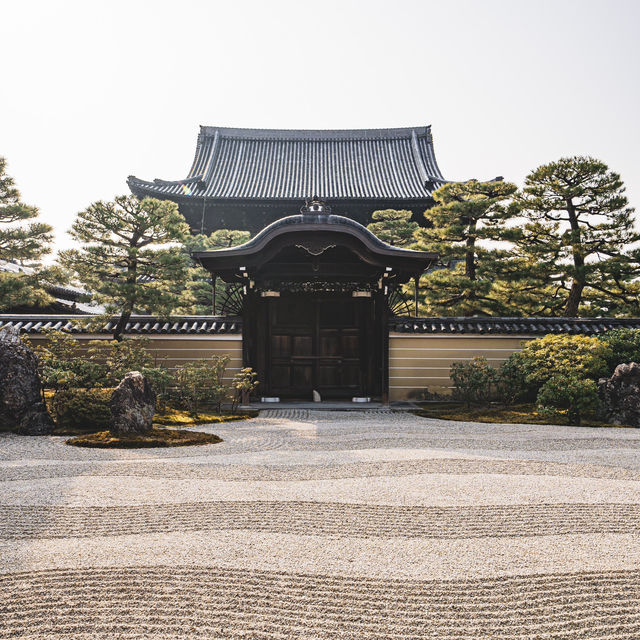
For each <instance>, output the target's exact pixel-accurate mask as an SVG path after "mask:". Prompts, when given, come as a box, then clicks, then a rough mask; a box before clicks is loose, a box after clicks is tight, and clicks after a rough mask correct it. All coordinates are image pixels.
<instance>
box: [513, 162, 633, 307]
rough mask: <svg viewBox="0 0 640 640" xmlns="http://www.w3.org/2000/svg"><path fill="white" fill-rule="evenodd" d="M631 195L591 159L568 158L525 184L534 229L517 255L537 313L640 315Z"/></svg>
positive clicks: (524, 200)
mask: <svg viewBox="0 0 640 640" xmlns="http://www.w3.org/2000/svg"><path fill="white" fill-rule="evenodd" d="M624 191H625V188H624V184H623V182H622V180H621V178H620V175H619V174H617V173H615V172H613V171H611V170H610V169H609V167H608V166H607V165H606V164H605V163H604V162H602V161H600V160H597V159H595V158H591V157H583V156H574V157H571V158H561V159H560V160H558V161H557V162H551V163H549V164H546V165H542V166H540V167H538V168H537V169H535V170H534V171H532V172H531V173H530V174H529V175H528V176H527V177H526V179H525V185H524V189H523V190H522V193H521V194H520V196H519V198H518V200H519V204H520V206H521V208H522V211H523V213H524V215H525V216H526V217H527V218H528V220H529V221H528V223H527V224H526V225H525V226H524V228H523V231H522V234H521V236H520V238H519V239H518V240H517V247H518V255H519V256H520V257H521V259H522V260H523V266H524V268H523V270H522V273H523V274H525V280H528V281H529V284H530V285H531V290H532V294H533V295H532V298H533V302H534V304H533V305H532V306H533V307H535V306H538V308H539V309H541V310H542V311H543V312H548V313H551V314H554V315H564V316H567V317H575V316H577V315H578V313H583V314H585V315H592V314H603V313H604V314H612V313H613V314H615V313H625V314H626V313H635V314H637V313H638V310H639V303H638V297H637V295H638V276H640V266H639V265H638V263H637V260H635V261H634V254H633V247H634V244H636V243H638V242H640V233H639V232H638V231H637V230H636V229H634V225H633V222H634V221H633V212H634V210H633V209H632V208H631V207H629V206H628V204H629V202H628V200H627V198H626V196H625V195H624ZM536 297H537V298H538V301H537V303H536V302H535V298H536Z"/></svg>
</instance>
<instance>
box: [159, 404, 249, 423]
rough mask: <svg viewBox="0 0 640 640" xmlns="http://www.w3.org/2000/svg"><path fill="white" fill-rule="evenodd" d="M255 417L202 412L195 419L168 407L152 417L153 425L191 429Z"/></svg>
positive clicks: (185, 412)
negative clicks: (201, 425) (192, 427)
mask: <svg viewBox="0 0 640 640" xmlns="http://www.w3.org/2000/svg"><path fill="white" fill-rule="evenodd" d="M257 415H258V412H257V411H249V412H245V413H223V414H221V415H219V414H217V413H204V412H203V413H200V414H198V417H197V418H194V417H193V416H192V415H191V414H190V413H189V412H188V411H183V410H181V409H174V408H172V407H168V408H167V409H166V410H165V411H163V412H162V413H156V415H155V416H153V422H154V423H155V424H162V425H165V426H168V427H191V426H195V425H198V424H217V423H219V422H232V421H235V420H248V419H249V418H255V417H256V416H257Z"/></svg>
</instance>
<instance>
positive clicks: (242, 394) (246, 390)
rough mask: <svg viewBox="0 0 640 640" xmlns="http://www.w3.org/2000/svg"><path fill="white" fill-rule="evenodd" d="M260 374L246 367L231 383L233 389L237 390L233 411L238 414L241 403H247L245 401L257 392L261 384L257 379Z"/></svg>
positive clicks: (232, 404)
mask: <svg viewBox="0 0 640 640" xmlns="http://www.w3.org/2000/svg"><path fill="white" fill-rule="evenodd" d="M257 377H258V374H257V373H256V372H255V371H254V370H253V369H252V368H251V367H245V368H244V369H240V371H238V373H236V375H235V376H233V380H232V381H231V387H232V388H233V389H234V390H235V393H234V394H233V402H232V403H231V411H232V412H233V413H235V412H236V409H237V408H238V405H239V404H240V402H245V399H248V398H249V395H250V394H251V393H253V391H255V389H256V388H257V387H258V385H259V384H260V383H259V382H258V381H257V380H256V378H257Z"/></svg>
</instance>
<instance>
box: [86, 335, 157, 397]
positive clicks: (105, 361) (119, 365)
mask: <svg viewBox="0 0 640 640" xmlns="http://www.w3.org/2000/svg"><path fill="white" fill-rule="evenodd" d="M149 346H150V340H149V338H124V339H123V340H119V341H118V340H91V342H89V348H88V350H87V356H86V357H87V358H88V360H89V361H91V362H94V363H96V364H97V365H99V366H101V367H102V368H103V370H104V376H103V378H102V380H101V384H100V385H97V386H106V387H116V386H117V385H118V384H120V382H121V380H122V379H123V378H124V377H125V375H126V374H127V373H129V371H140V372H142V371H143V370H144V369H149V368H151V367H153V356H152V355H151V354H150V353H149V351H148V349H149Z"/></svg>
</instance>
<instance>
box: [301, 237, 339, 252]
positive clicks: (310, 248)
mask: <svg viewBox="0 0 640 640" xmlns="http://www.w3.org/2000/svg"><path fill="white" fill-rule="evenodd" d="M335 246H336V245H335V244H327V241H326V240H313V239H309V240H305V242H304V244H297V245H296V247H297V248H298V249H303V250H304V251H306V252H307V253H308V254H309V255H312V256H320V255H322V254H323V253H324V252H325V251H327V250H328V249H333V248H335Z"/></svg>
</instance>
